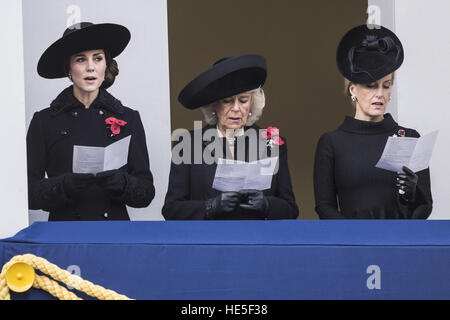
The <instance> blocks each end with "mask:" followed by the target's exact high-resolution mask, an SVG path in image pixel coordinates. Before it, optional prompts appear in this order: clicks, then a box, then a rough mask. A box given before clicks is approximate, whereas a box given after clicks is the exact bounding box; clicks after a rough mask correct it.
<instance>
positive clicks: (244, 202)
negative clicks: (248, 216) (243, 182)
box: [239, 189, 269, 217]
mask: <svg viewBox="0 0 450 320" xmlns="http://www.w3.org/2000/svg"><path fill="white" fill-rule="evenodd" d="M239 195H240V196H241V204H240V205H239V207H241V208H243V209H247V210H252V211H255V212H258V213H259V215H260V216H262V217H267V209H268V208H269V201H268V200H267V198H266V197H265V196H264V193H263V192H262V191H261V190H250V189H246V190H240V191H239Z"/></svg>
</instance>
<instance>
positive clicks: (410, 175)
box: [396, 166, 419, 203]
mask: <svg viewBox="0 0 450 320" xmlns="http://www.w3.org/2000/svg"><path fill="white" fill-rule="evenodd" d="M402 169H403V172H404V173H403V172H402V173H398V174H397V179H396V181H397V184H396V186H397V188H399V193H400V198H401V199H402V200H403V201H405V202H409V203H410V202H414V200H415V199H416V188H417V181H418V180H419V177H418V176H417V174H415V173H414V172H413V171H412V170H411V169H409V168H408V167H406V166H403V168H402Z"/></svg>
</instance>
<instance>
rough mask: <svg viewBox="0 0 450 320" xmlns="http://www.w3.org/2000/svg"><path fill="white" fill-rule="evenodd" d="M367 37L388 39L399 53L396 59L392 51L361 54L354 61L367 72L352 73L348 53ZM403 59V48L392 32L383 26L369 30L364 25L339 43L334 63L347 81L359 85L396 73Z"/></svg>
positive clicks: (351, 31) (352, 30)
mask: <svg viewBox="0 0 450 320" xmlns="http://www.w3.org/2000/svg"><path fill="white" fill-rule="evenodd" d="M368 35H373V36H376V37H378V38H379V39H381V38H384V37H390V38H391V39H392V40H393V41H394V43H395V45H397V46H398V48H399V49H400V52H399V53H398V57H397V54H396V52H394V51H391V52H389V53H388V54H377V53H374V52H367V53H362V54H360V56H359V57H354V61H356V63H360V64H361V65H362V64H364V67H362V68H361V69H363V70H365V71H367V72H358V73H354V72H352V70H351V66H350V59H349V52H350V50H351V48H352V47H355V46H359V45H360V44H361V42H362V41H363V40H364V39H365V38H366V37H367V36H368ZM394 57H395V58H394ZM403 59H404V52H403V46H402V43H401V42H400V39H399V38H398V37H397V36H396V35H395V33H394V32H392V31H391V30H389V29H387V28H385V27H383V26H374V28H373V29H369V28H368V26H367V25H366V24H364V25H360V26H357V27H354V28H352V29H351V30H349V31H348V32H347V33H346V34H345V35H344V36H343V37H342V39H341V41H340V42H339V45H338V48H337V52H336V63H337V66H338V69H339V71H340V73H341V74H342V75H343V76H344V77H345V78H347V79H348V80H350V81H352V82H354V83H359V84H368V83H372V82H374V81H378V80H379V79H381V78H383V77H385V76H387V75H388V74H390V73H392V72H394V71H396V70H397V69H398V68H400V66H401V65H402V63H403Z"/></svg>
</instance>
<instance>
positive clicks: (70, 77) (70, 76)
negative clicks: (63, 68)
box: [68, 73, 72, 81]
mask: <svg viewBox="0 0 450 320" xmlns="http://www.w3.org/2000/svg"><path fill="white" fill-rule="evenodd" d="M68 77H69V79H70V81H72V75H71V74H70V73H69V74H68Z"/></svg>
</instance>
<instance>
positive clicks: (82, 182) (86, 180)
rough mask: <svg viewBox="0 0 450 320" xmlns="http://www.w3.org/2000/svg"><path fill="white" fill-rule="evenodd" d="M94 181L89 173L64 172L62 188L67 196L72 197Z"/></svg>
mask: <svg viewBox="0 0 450 320" xmlns="http://www.w3.org/2000/svg"><path fill="white" fill-rule="evenodd" d="M94 181H95V177H94V175H93V174H91V173H71V172H70V173H65V174H64V175H63V180H62V182H63V183H62V184H63V189H64V192H65V193H66V194H67V195H68V196H69V197H73V196H75V195H77V194H79V193H80V192H82V191H84V190H86V189H87V188H89V187H90V186H91V185H92V184H93V183H94Z"/></svg>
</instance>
